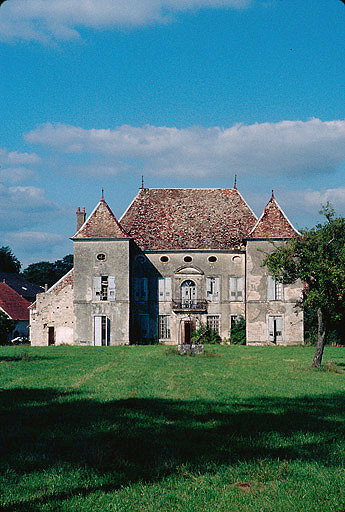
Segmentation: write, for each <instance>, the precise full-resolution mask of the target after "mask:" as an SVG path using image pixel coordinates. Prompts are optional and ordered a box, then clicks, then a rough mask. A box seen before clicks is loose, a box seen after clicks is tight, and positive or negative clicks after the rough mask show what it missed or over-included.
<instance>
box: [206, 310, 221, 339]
mask: <svg viewBox="0 0 345 512" xmlns="http://www.w3.org/2000/svg"><path fill="white" fill-rule="evenodd" d="M207 329H210V330H212V331H215V332H216V333H217V334H219V315H208V316H207Z"/></svg>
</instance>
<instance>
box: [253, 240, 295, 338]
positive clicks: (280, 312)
mask: <svg viewBox="0 0 345 512" xmlns="http://www.w3.org/2000/svg"><path fill="white" fill-rule="evenodd" d="M281 243H284V242H283V241H279V240H276V241H268V240H252V241H251V240H249V241H248V242H247V268H246V325H247V344H267V343H270V339H269V338H270V337H269V317H275V316H281V317H282V340H279V341H277V344H281V345H290V344H302V343H303V312H302V311H301V310H300V309H297V308H296V302H298V301H299V300H300V299H301V297H302V283H301V282H296V283H294V284H290V285H284V287H283V300H268V271H267V268H265V267H263V261H264V259H265V257H266V255H267V254H269V253H271V252H272V251H274V249H275V247H277V246H278V245H279V244H281Z"/></svg>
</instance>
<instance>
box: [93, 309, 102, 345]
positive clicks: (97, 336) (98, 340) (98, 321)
mask: <svg viewBox="0 0 345 512" xmlns="http://www.w3.org/2000/svg"><path fill="white" fill-rule="evenodd" d="M94 322H95V323H94V326H95V327H94V338H93V339H94V345H95V347H101V346H102V317H101V316H95V317H94Z"/></svg>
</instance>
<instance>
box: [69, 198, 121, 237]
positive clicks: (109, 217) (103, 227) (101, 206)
mask: <svg viewBox="0 0 345 512" xmlns="http://www.w3.org/2000/svg"><path fill="white" fill-rule="evenodd" d="M73 238H76V239H78V238H128V235H127V233H126V232H125V231H124V229H123V228H122V227H121V226H120V224H119V223H118V221H117V220H116V218H115V216H114V214H113V212H112V211H111V209H110V208H109V206H108V205H107V203H106V202H105V201H104V199H103V197H102V199H101V200H100V202H99V203H98V205H97V206H96V208H95V209H94V210H93V212H92V213H91V215H90V216H89V218H88V219H86V221H85V222H84V224H83V225H82V226H81V228H80V229H79V231H77V233H76V234H75V235H74V236H73V237H72V239H73Z"/></svg>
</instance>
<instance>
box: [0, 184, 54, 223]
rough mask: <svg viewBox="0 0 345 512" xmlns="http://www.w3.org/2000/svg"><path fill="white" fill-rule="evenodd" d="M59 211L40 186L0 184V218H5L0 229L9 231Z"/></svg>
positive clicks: (47, 217)
mask: <svg viewBox="0 0 345 512" xmlns="http://www.w3.org/2000/svg"><path fill="white" fill-rule="evenodd" d="M59 211H60V209H59V207H58V206H57V205H56V204H55V203H54V202H53V201H50V200H49V199H47V198H46V196H45V192H44V190H43V189H41V188H37V187H32V186H27V187H25V186H10V187H8V186H6V185H4V184H0V219H6V222H4V221H2V223H1V228H0V229H1V230H6V231H11V230H17V229H18V227H19V226H20V227H24V226H32V225H35V224H40V223H41V222H42V219H44V220H45V221H46V220H47V219H49V218H52V217H53V216H54V215H56V214H57V213H58V212H59ZM8 212H11V215H9V214H8Z"/></svg>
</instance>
